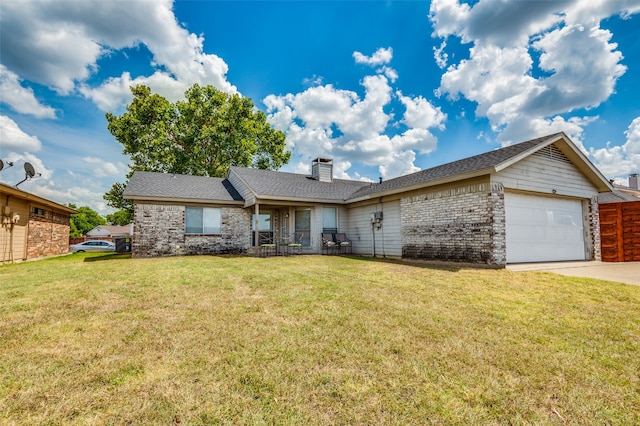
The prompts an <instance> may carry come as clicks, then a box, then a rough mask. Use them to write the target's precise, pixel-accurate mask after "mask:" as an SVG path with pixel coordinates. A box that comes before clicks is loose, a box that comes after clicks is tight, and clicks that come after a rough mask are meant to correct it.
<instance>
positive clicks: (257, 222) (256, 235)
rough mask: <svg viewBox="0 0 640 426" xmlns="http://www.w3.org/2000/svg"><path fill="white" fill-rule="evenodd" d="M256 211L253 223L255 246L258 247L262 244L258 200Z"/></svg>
mask: <svg viewBox="0 0 640 426" xmlns="http://www.w3.org/2000/svg"><path fill="white" fill-rule="evenodd" d="M254 213H255V222H254V224H253V226H254V228H253V229H254V231H253V238H254V240H253V241H254V244H253V245H254V246H255V247H258V246H259V245H260V205H259V204H258V201H256V204H255V208H254Z"/></svg>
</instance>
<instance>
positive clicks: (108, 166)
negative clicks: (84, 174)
mask: <svg viewBox="0 0 640 426" xmlns="http://www.w3.org/2000/svg"><path fill="white" fill-rule="evenodd" d="M83 160H84V161H86V162H87V163H89V164H98V165H99V167H96V168H95V169H94V174H95V176H96V177H99V178H101V177H107V176H120V175H121V174H122V172H121V170H120V169H119V168H118V167H117V166H116V165H115V164H113V163H112V162H110V161H104V160H103V159H102V158H96V157H85V158H83Z"/></svg>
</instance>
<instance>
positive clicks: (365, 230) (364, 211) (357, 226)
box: [347, 200, 402, 257]
mask: <svg viewBox="0 0 640 426" xmlns="http://www.w3.org/2000/svg"><path fill="white" fill-rule="evenodd" d="M376 211H381V212H382V214H383V219H382V226H381V227H380V228H377V227H376V228H374V229H373V230H372V227H371V215H372V214H373V213H375V212H376ZM374 236H375V255H376V256H390V257H400V256H402V240H401V233H400V201H399V200H396V201H389V202H383V203H378V204H371V205H367V206H361V207H354V208H352V209H349V226H348V232H347V237H348V238H350V239H351V241H352V243H353V252H354V253H357V254H362V255H367V256H371V255H373V254H374V244H373V238H374Z"/></svg>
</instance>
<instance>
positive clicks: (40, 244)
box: [27, 210, 69, 259]
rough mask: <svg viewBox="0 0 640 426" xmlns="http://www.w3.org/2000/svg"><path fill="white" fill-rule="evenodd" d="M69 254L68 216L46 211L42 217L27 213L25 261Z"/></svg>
mask: <svg viewBox="0 0 640 426" xmlns="http://www.w3.org/2000/svg"><path fill="white" fill-rule="evenodd" d="M65 253H69V215H68V214H66V213H56V212H52V211H50V210H46V213H45V214H44V215H39V214H34V213H32V212H30V213H29V227H28V233H27V259H39V258H42V257H48V256H58V255H61V254H65Z"/></svg>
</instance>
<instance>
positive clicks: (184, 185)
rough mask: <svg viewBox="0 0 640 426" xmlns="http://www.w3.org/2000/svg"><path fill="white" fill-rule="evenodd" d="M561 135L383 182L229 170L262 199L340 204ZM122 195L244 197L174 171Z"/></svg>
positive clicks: (149, 175)
mask: <svg viewBox="0 0 640 426" xmlns="http://www.w3.org/2000/svg"><path fill="white" fill-rule="evenodd" d="M560 135H562V133H555V134H552V135H547V136H543V137H540V138H537V139H532V140H529V141H526V142H522V143H519V144H515V145H511V146H507V147H504V148H501V149H496V150H494V151H490V152H486V153H484V154H479V155H474V156H472V157H468V158H464V159H461V160H457V161H453V162H451V163H447V164H443V165H440V166H436V167H432V168H430V169H426V170H422V171H419V172H416V173H412V174H408V175H404V176H400V177H397V178H394V179H389V180H387V181H385V182H382V183H369V182H359V181H352V180H344V179H334V180H333V181H332V182H320V181H317V180H314V179H312V178H311V176H308V175H303V174H297V173H287V172H278V171H272V170H260V169H252V168H245V167H231V169H230V173H234V174H235V175H237V176H238V177H239V178H240V179H241V180H242V181H243V182H244V183H245V184H246V185H247V186H248V187H249V188H250V189H251V190H252V191H253V192H254V193H255V195H256V196H257V197H258V198H260V197H268V198H282V199H292V198H294V199H300V200H325V201H327V202H340V201H346V200H350V199H357V198H359V197H366V196H371V195H375V194H377V193H381V192H385V191H395V190H399V191H402V189H403V188H405V187H410V186H413V185H419V184H423V183H428V182H430V181H433V180H437V179H445V178H449V177H452V178H453V177H455V176H457V175H463V174H466V173H472V172H474V171H480V170H483V169H488V168H491V167H494V168H495V167H496V166H499V165H500V164H503V163H505V162H507V161H509V160H511V159H513V158H514V157H517V156H518V155H520V154H522V153H525V152H526V151H529V150H531V149H533V148H535V147H536V146H538V145H542V144H543V143H545V142H547V141H548V140H549V139H551V138H553V137H556V136H560ZM124 196H125V198H126V197H134V198H135V197H158V198H173V199H191V200H203V201H207V200H214V201H242V200H243V199H242V196H241V195H240V194H239V193H238V191H237V190H236V189H235V188H234V187H233V186H232V185H231V183H230V182H229V181H228V180H227V179H221V178H212V177H203V176H188V175H174V174H171V173H154V172H135V173H134V174H133V176H132V177H131V179H130V180H129V184H128V185H127V188H126V189H125V191H124Z"/></svg>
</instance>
